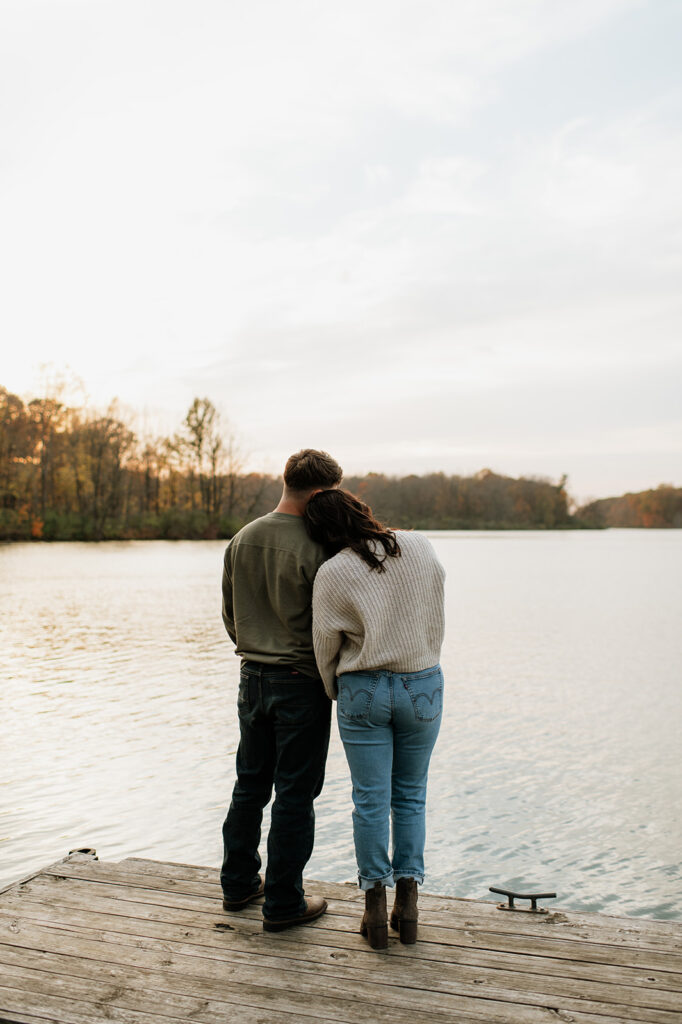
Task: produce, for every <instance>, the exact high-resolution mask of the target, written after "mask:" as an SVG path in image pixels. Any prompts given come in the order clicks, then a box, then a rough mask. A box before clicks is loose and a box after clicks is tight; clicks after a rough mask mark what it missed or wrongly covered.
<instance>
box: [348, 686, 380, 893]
mask: <svg viewBox="0 0 682 1024" xmlns="http://www.w3.org/2000/svg"><path fill="white" fill-rule="evenodd" d="M338 687H339V696H338V703H337V718H338V724H339V734H340V736H341V739H342V741H343V746H344V750H345V752H346V758H347V760H348V766H349V768H350V774H351V780H352V783H353V805H354V811H353V838H354V840H355V856H356V859H357V863H358V883H359V885H360V887H361V888H362V889H364V890H365V891H367V890H370V889H373V888H374V885H375V883H377V882H379V883H380V884H381V885H392V884H393V872H392V870H391V861H390V859H389V852H388V841H389V816H390V808H391V768H392V759H393V729H392V727H391V700H390V693H389V683H388V676H387V675H386V674H385V673H381V672H374V673H364V672H347V673H345V674H344V675H341V676H339V679H338Z"/></svg>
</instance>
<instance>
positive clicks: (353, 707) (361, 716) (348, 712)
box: [337, 675, 379, 722]
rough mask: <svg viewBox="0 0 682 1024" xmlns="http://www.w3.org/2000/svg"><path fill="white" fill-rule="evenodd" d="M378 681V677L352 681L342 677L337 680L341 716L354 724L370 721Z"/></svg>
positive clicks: (357, 677) (366, 677)
mask: <svg viewBox="0 0 682 1024" xmlns="http://www.w3.org/2000/svg"><path fill="white" fill-rule="evenodd" d="M378 681H379V677H378V676H369V675H368V676H353V677H352V678H351V679H350V680H349V679H348V677H344V676H340V677H339V679H338V680H337V685H338V688H339V695H338V702H339V714H341V715H342V716H343V717H344V718H350V719H352V720H353V721H354V722H362V721H365V720H366V719H368V718H369V712H370V708H371V707H372V700H373V698H374V692H375V690H376V688H377V682H378Z"/></svg>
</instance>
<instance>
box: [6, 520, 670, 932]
mask: <svg viewBox="0 0 682 1024" xmlns="http://www.w3.org/2000/svg"><path fill="white" fill-rule="evenodd" d="M430 536H431V538H432V540H433V543H434V544H435V546H436V548H437V550H438V553H439V555H440V557H441V559H442V560H443V562H444V563H445V566H446V568H447V571H448V579H447V623H448V624H447V639H446V646H445V649H444V652H443V659H442V660H443V668H444V671H445V677H446V688H447V689H446V709H445V713H444V720H443V727H442V730H441V735H440V739H439V743H438V746H437V747H436V752H435V754H434V760H433V762H432V772H431V778H430V788H429V822H428V840H427V851H426V853H427V872H428V874H427V880H426V885H425V888H426V889H427V890H430V891H433V892H443V893H449V894H452V895H456V896H466V897H474V898H492V897H490V896H489V895H488V886H489V885H502V886H512V887H513V886H519V887H522V888H524V887H531V886H538V887H540V888H542V889H556V891H557V892H558V894H559V899H558V900H557V903H558V904H561V905H562V906H563V907H567V908H572V909H583V910H603V911H607V912H609V913H618V914H621V913H623V914H630V915H645V916H652V917H678V918H679V917H682V820H681V815H680V806H681V805H682V800H681V795H682V794H681V792H680V790H681V788H682V787H681V783H680V778H681V774H682V773H681V771H680V769H681V767H682V765H681V756H680V749H681V744H680V739H679V736H680V722H681V719H682V715H681V705H682V686H681V685H680V682H681V679H680V675H681V672H680V665H681V664H682V630H681V629H680V623H681V622H682V586H681V580H682V531H639V532H637V531H624V530H623V531H619V530H614V531H608V532H596V533H556V534H552V533H436V534H431V535H430ZM223 548H224V544H223V543H222V542H199V543H196V542H195V543H165V542H153V541H152V542H132V543H125V544H103V545H81V544H68V545H67V544H54V545H40V544H38V545H16V546H10V547H4V548H0V640H1V646H0V673H1V674H0V679H1V683H0V715H1V718H0V721H1V722H2V731H1V736H2V739H1V746H0V753H1V755H2V763H3V766H4V773H3V779H2V783H1V789H0V794H1V796H0V885H1V884H2V883H3V882H9V881H12V880H15V879H17V878H19V877H21V876H23V875H24V874H26V873H28V872H29V871H30V870H31V869H33V868H37V867H40V866H43V865H45V864H47V863H49V862H52V861H54V860H57V859H59V858H60V857H62V856H63V855H65V854H66V853H67V852H68V850H69V849H71V848H73V847H78V846H94V847H96V848H97V851H98V853H99V855H100V857H101V858H102V859H109V860H116V859H118V858H120V857H125V856H130V855H137V856H145V857H151V858H157V859H166V860H178V861H184V862H191V863H195V864H212V865H217V864H218V863H219V861H220V855H221V848H220V827H221V823H222V820H223V816H224V811H225V807H226V804H227V803H228V801H229V796H230V791H231V787H232V782H233V779H234V774H233V764H234V753H235V749H236V744H237V725H236V716H235V697H236V685H237V680H238V659H237V658H235V656H234V654H233V653H232V649H231V646H230V644H229V641H228V640H227V637H226V636H225V634H224V632H223V626H222V622H221V618H220V570H221V560H222V552H223ZM327 778H328V781H327V784H326V786H325V789H324V792H323V794H322V796H321V797H320V799H319V801H318V803H317V809H318V830H317V843H316V847H315V853H314V855H313V859H312V861H311V862H310V864H309V866H308V874H309V876H310V877H317V878H321V879H329V880H334V881H345V880H348V879H353V878H354V877H355V863H354V857H353V847H352V834H351V822H350V788H349V778H348V771H347V768H346V764H345V760H344V756H343V750H342V748H341V745H340V743H339V740H338V736H337V734H336V727H335V726H334V734H333V740H332V747H331V752H330V757H329V765H328V776H327Z"/></svg>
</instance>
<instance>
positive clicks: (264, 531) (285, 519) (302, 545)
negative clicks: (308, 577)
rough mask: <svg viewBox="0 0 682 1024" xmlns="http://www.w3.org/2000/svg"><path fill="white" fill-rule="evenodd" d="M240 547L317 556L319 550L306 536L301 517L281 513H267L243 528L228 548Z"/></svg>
mask: <svg viewBox="0 0 682 1024" xmlns="http://www.w3.org/2000/svg"><path fill="white" fill-rule="evenodd" d="M242 545H246V546H250V547H259V548H277V549H280V550H285V551H286V550H291V551H296V552H301V551H308V552H311V553H315V554H319V553H320V552H321V550H322V549H321V548H320V546H319V545H318V544H316V543H315V541H313V540H311V538H310V537H309V536H308V533H307V531H306V528H305V526H304V525H303V519H302V518H301V516H292V515H287V514H285V513H283V512H268V514H267V515H264V516H260V518H258V519H254V520H253V521H252V522H250V523H247V524H246V526H243V527H242V529H241V530H239V532H238V533H236V534H235V535H234V537H233V538H232V540H231V541H230V547H232V548H237V547H241V546H242Z"/></svg>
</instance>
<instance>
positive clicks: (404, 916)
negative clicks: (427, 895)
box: [391, 878, 419, 946]
mask: <svg viewBox="0 0 682 1024" xmlns="http://www.w3.org/2000/svg"><path fill="white" fill-rule="evenodd" d="M418 918H419V912H418V910H417V883H416V882H415V880H414V878H399V879H398V880H397V881H396V883H395V902H394V904H393V910H392V911H391V928H393V929H395V931H397V932H398V933H399V935H400V941H401V942H402V943H403V945H405V946H411V945H412V944H413V943H415V942H416V941H417V920H418Z"/></svg>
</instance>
